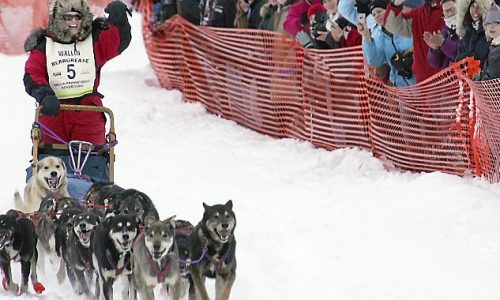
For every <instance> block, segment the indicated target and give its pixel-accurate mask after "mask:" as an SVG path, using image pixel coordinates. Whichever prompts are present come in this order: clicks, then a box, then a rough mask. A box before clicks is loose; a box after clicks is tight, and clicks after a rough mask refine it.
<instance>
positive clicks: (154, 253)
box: [0, 156, 236, 300]
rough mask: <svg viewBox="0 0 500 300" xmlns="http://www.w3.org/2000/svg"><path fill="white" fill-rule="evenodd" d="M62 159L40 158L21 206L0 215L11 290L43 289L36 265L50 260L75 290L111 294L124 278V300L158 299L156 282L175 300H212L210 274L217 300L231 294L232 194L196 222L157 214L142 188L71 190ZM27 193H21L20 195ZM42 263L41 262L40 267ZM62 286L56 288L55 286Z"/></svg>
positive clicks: (0, 251) (0, 254) (105, 185)
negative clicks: (16, 272)
mask: <svg viewBox="0 0 500 300" xmlns="http://www.w3.org/2000/svg"><path fill="white" fill-rule="evenodd" d="M66 177H67V171H66V166H65V163H64V162H63V160H61V159H60V158H58V157H54V156H47V157H45V158H43V159H41V160H40V161H38V163H37V166H36V168H35V171H34V174H33V176H32V177H31V178H30V179H29V181H28V183H27V185H26V188H25V190H24V197H21V195H20V193H18V192H16V193H15V199H14V202H15V207H16V209H12V210H9V211H8V212H7V213H5V214H2V215H0V263H1V268H2V271H3V274H4V276H5V277H4V280H3V287H4V289H5V290H6V291H7V292H8V293H14V294H23V293H29V292H30V291H29V286H28V279H29V278H31V282H32V285H33V290H34V291H35V292H36V293H42V292H43V290H44V288H45V287H44V286H43V284H42V283H40V282H39V281H38V278H37V269H39V270H41V271H43V270H44V267H45V266H44V262H45V260H49V261H50V262H51V263H52V264H54V265H55V266H57V267H58V272H57V279H58V281H59V283H62V282H64V280H66V278H67V279H68V280H69V282H70V283H71V286H72V287H73V290H74V292H75V293H76V294H77V295H82V296H85V298H87V299H114V298H113V284H114V282H115V281H116V280H117V279H118V278H120V277H121V278H122V282H123V283H124V284H123V289H122V291H121V294H122V299H137V297H138V296H139V298H140V299H154V298H155V296H154V288H155V287H156V286H158V285H160V286H162V288H163V290H164V291H166V292H167V294H168V295H169V296H170V297H171V299H181V298H184V297H186V296H187V297H188V299H204V300H205V299H210V297H209V295H208V292H207V289H206V287H205V279H206V278H214V279H215V293H216V295H215V299H218V300H219V299H229V296H230V291H231V287H232V285H233V282H234V280H235V277H236V257H235V250H236V240H235V237H234V229H235V227H236V217H235V214H234V212H233V203H232V201H231V200H229V201H227V202H226V203H225V204H216V205H212V206H211V205H207V204H205V203H203V207H204V212H203V216H202V217H201V220H200V221H199V223H198V224H197V225H196V226H193V225H192V224H191V223H190V222H189V221H184V220H176V219H175V216H172V217H169V218H166V219H160V217H159V213H158V211H157V209H156V207H155V205H154V202H153V201H152V200H151V199H150V198H149V197H148V196H147V195H146V194H145V193H143V192H140V191H138V190H135V189H124V188H122V187H120V186H118V185H116V184H114V183H111V182H95V183H94V184H93V185H92V187H91V188H90V189H89V190H88V192H87V194H86V196H85V197H84V199H81V200H79V199H75V198H72V197H71V196H70V195H69V194H68V192H67V178H66ZM23 198H24V199H23ZM15 262H20V264H21V271H22V282H21V283H20V285H17V284H16V283H14V281H13V279H12V274H11V270H10V265H11V263H15ZM37 267H38V268H37ZM52 288H57V287H52Z"/></svg>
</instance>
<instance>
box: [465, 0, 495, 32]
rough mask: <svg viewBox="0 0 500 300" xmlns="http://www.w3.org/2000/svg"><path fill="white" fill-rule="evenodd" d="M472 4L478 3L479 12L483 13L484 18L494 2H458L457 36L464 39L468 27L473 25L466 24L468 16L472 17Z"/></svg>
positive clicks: (488, 0)
mask: <svg viewBox="0 0 500 300" xmlns="http://www.w3.org/2000/svg"><path fill="white" fill-rule="evenodd" d="M472 2H476V3H477V4H478V5H479V11H480V12H481V14H482V16H483V17H484V15H485V14H486V12H487V11H488V10H489V9H490V7H491V3H492V2H493V1H491V0H457V29H456V32H457V35H458V36H459V37H463V36H464V35H465V31H466V29H467V27H470V26H471V24H464V23H467V21H466V20H467V18H466V16H470V14H469V7H470V5H471V3H472Z"/></svg>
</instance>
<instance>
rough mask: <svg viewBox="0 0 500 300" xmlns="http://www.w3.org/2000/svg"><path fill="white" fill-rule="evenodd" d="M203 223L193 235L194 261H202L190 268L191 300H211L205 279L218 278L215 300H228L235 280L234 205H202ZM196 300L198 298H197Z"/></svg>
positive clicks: (197, 226)
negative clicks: (203, 210)
mask: <svg viewBox="0 0 500 300" xmlns="http://www.w3.org/2000/svg"><path fill="white" fill-rule="evenodd" d="M203 207H204V208H205V212H204V213H203V219H202V220H201V221H200V223H198V225H196V227H195V228H194V231H193V233H192V235H191V239H192V240H191V257H192V260H193V261H195V260H199V258H201V260H200V261H198V262H197V263H193V264H191V266H190V273H191V278H192V282H193V283H194V293H195V295H193V289H192V288H190V292H189V293H190V295H189V299H202V300H209V297H208V293H207V289H206V287H205V278H206V277H208V278H215V299H216V300H228V299H229V294H230V293H231V288H232V286H233V282H234V280H235V278H236V252H235V251H236V240H235V238H234V229H235V227H236V216H235V214H234V212H233V202H232V201H231V200H229V201H228V202H227V203H226V204H224V205H222V204H217V205H214V206H209V205H207V204H205V203H203ZM194 296H195V297H196V298H194Z"/></svg>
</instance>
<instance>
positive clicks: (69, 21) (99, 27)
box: [24, 0, 131, 145]
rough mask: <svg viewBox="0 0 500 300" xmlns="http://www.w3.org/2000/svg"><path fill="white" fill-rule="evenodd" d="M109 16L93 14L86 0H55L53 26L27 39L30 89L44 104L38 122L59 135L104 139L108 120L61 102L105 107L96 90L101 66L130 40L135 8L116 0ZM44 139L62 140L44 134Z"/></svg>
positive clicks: (51, 13)
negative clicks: (64, 107) (62, 107)
mask: <svg viewBox="0 0 500 300" xmlns="http://www.w3.org/2000/svg"><path fill="white" fill-rule="evenodd" d="M105 12H107V13H108V14H109V16H108V18H107V19H104V18H98V19H96V20H95V21H93V20H92V19H93V15H92V13H91V12H90V7H89V5H88V3H87V1H86V0H54V1H52V3H51V6H50V8H49V25H48V28H46V29H42V28H39V29H38V30H36V31H34V32H33V33H32V34H31V35H30V36H29V37H28V38H27V40H26V42H25V45H24V47H25V50H26V51H30V55H29V57H28V60H27V62H26V65H25V74H24V86H25V89H26V92H27V93H28V94H29V95H31V96H32V97H34V98H35V100H36V101H37V102H38V103H39V104H40V105H42V106H43V115H42V116H40V119H39V122H40V123H41V124H42V125H44V126H46V127H47V128H48V129H50V130H51V131H53V132H54V133H55V134H56V135H57V136H58V137H59V138H61V139H63V140H64V141H66V142H68V141H71V140H80V141H87V142H91V143H93V144H97V145H99V144H104V143H105V123H106V119H105V117H104V116H103V114H102V113H99V112H91V111H82V112H77V111H60V104H61V103H62V104H79V105H89V106H102V101H101V98H102V97H103V96H102V95H101V94H99V92H98V91H97V88H98V86H99V81H100V75H101V68H102V67H103V66H104V64H105V63H106V62H107V61H108V60H110V59H112V58H113V57H115V56H117V55H119V54H120V53H122V51H123V50H125V49H126V48H127V47H128V45H129V44H130V40H131V34H130V24H129V22H128V18H127V12H128V13H129V14H131V13H130V11H129V9H128V8H127V6H126V5H125V4H124V3H123V2H121V1H112V2H111V3H109V4H108V6H107V7H106V9H105ZM42 141H43V142H59V141H57V140H56V139H54V138H52V137H49V136H48V135H47V134H45V135H43V138H42Z"/></svg>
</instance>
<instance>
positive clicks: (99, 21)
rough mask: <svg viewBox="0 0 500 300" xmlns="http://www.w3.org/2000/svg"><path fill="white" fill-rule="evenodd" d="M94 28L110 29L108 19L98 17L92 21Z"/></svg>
mask: <svg viewBox="0 0 500 300" xmlns="http://www.w3.org/2000/svg"><path fill="white" fill-rule="evenodd" d="M92 28H98V29H101V30H108V29H109V24H108V21H106V19H105V18H102V17H99V18H96V19H95V20H94V21H93V22H92Z"/></svg>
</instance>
